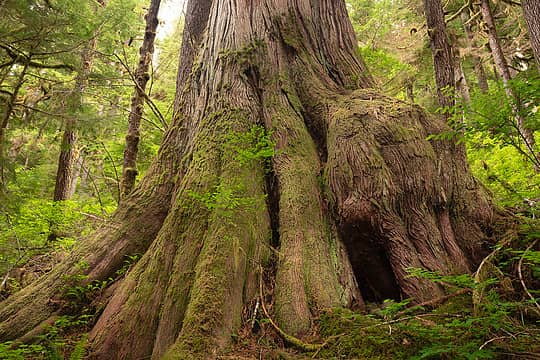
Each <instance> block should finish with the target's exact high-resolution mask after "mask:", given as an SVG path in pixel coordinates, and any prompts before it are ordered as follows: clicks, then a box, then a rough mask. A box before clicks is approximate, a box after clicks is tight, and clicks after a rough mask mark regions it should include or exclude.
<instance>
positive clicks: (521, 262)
mask: <svg viewBox="0 0 540 360" xmlns="http://www.w3.org/2000/svg"><path fill="white" fill-rule="evenodd" d="M537 242H538V240H535V241H533V243H532V244H531V245H529V246H528V247H527V248H526V249H525V251H524V252H523V254H521V257H520V259H519V262H518V275H519V282H520V283H521V286H522V287H523V290H525V293H526V294H527V295H528V296H529V298H530V299H531V300H532V302H533V303H534V305H536V307H537V308H538V310H539V311H540V305H538V302H536V298H535V297H534V296H533V295H532V294H531V292H530V291H529V289H528V288H527V285H526V284H525V280H523V273H522V271H521V267H522V266H523V259H525V254H527V252H528V251H529V250H531V249H532V248H533V247H534V245H536V243H537Z"/></svg>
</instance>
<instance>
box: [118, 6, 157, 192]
mask: <svg viewBox="0 0 540 360" xmlns="http://www.w3.org/2000/svg"><path fill="white" fill-rule="evenodd" d="M160 3H161V0H152V1H151V2H150V7H149V8H148V12H147V14H146V16H145V19H146V28H145V31H144V39H143V43H142V45H141V48H140V50H139V54H140V57H139V64H138V65H137V70H136V71H135V79H134V80H135V90H134V92H133V97H132V98H131V111H130V113H129V119H128V130H127V135H126V148H125V150H124V164H123V167H122V179H121V181H120V196H121V197H122V198H123V197H125V196H126V195H128V194H129V193H130V192H131V191H132V190H133V187H134V186H135V180H136V177H137V154H138V152H139V140H140V130H139V129H140V126H141V118H142V115H143V112H144V102H145V100H146V84H147V83H148V80H149V79H150V74H149V73H148V69H149V67H150V63H151V61H152V55H153V54H154V40H155V38H156V29H157V26H158V23H159V21H158V13H159V6H160Z"/></svg>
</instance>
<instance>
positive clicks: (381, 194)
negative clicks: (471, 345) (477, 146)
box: [0, 0, 493, 359]
mask: <svg viewBox="0 0 540 360" xmlns="http://www.w3.org/2000/svg"><path fill="white" fill-rule="evenodd" d="M194 2H195V0H192V4H191V6H193V3H194ZM209 2H210V0H204V1H197V3H199V4H201V8H203V9H204V6H205V4H209ZM188 9H189V6H188ZM207 9H208V11H207V12H206V11H200V12H199V14H202V16H204V18H198V19H196V21H193V22H192V24H194V25H195V24H201V23H204V24H205V26H204V28H206V29H207V31H206V32H204V35H201V34H203V32H202V30H200V31H201V32H197V30H195V29H196V27H193V28H189V25H188V24H189V22H187V23H186V26H188V28H189V29H186V31H193V32H194V33H195V36H193V37H192V38H193V39H199V40H198V41H199V42H197V41H194V42H193V43H192V44H191V49H190V50H191V51H192V54H194V56H195V58H193V61H192V60H191V59H187V60H186V61H187V63H192V66H191V67H190V68H191V69H192V70H191V72H189V74H188V75H185V78H184V79H183V80H185V82H184V86H183V87H182V88H181V90H180V91H181V94H180V95H179V96H178V101H177V103H178V107H177V109H178V111H177V112H176V114H177V116H176V117H175V119H173V123H172V126H171V128H170V129H169V130H168V132H167V134H166V136H165V138H164V140H163V143H162V147H161V149H160V152H159V154H158V157H157V159H156V160H155V162H154V163H153V165H152V168H151V169H150V171H149V173H148V174H147V176H145V178H144V179H143V180H142V181H141V184H140V185H139V186H138V187H137V188H136V189H135V191H134V192H133V193H132V194H131V195H130V196H128V197H127V198H126V199H125V202H124V204H123V205H122V206H121V207H120V208H119V210H118V211H117V213H116V214H115V215H114V216H113V219H112V221H111V222H110V227H103V228H102V229H100V230H99V232H98V233H96V234H95V235H94V236H93V237H92V238H90V239H88V240H87V241H85V242H83V243H81V244H80V245H79V246H78V247H77V249H76V250H75V252H74V253H73V254H72V256H71V257H70V258H69V259H68V260H66V261H64V262H63V263H62V264H60V265H59V266H58V268H56V269H55V270H53V271H52V272H51V273H50V274H48V275H46V276H45V278H44V279H42V280H41V282H40V283H35V284H33V285H31V286H30V287H29V288H27V289H24V290H22V291H21V292H19V293H18V294H15V295H14V296H12V297H11V298H9V299H8V300H6V302H5V303H3V304H1V306H0V320H1V321H2V322H1V323H0V339H13V338H17V337H20V336H22V335H24V334H25V333H26V332H27V331H30V330H32V329H33V328H34V327H36V326H38V325H39V324H40V323H41V322H43V321H45V320H47V318H48V317H49V316H51V315H52V314H53V313H54V312H55V311H56V312H61V311H62V308H58V306H57V305H56V307H55V304H58V303H61V301H55V302H52V303H51V302H50V301H49V299H59V300H61V295H62V286H64V285H65V283H66V282H65V281H66V280H64V279H65V278H66V275H70V274H76V273H77V269H75V266H73V265H74V264H77V263H79V264H80V263H81V261H84V263H85V264H87V270H85V272H86V273H88V279H87V281H91V280H94V279H103V278H106V277H107V276H110V275H111V274H113V273H114V271H115V269H117V268H118V267H120V266H121V264H122V260H123V257H124V256H125V255H127V254H134V253H140V254H144V255H142V257H141V258H140V260H139V261H138V262H137V264H136V265H135V266H134V267H133V268H132V269H131V270H130V272H129V273H128V275H127V277H126V278H125V279H124V280H123V281H122V282H121V283H119V284H118V286H116V287H115V290H114V295H113V296H112V298H111V299H110V300H109V301H108V303H107V304H106V307H105V309H104V311H103V313H102V314H101V316H100V318H99V320H98V321H97V323H96V324H95V326H94V328H93V330H92V331H91V333H90V336H89V345H90V351H91V352H90V358H96V359H140V358H154V359H158V358H162V357H165V358H170V359H189V358H194V359H204V358H212V357H213V356H215V355H216V354H217V353H219V352H220V351H221V350H223V349H224V348H225V347H226V346H227V345H228V344H229V343H230V341H231V334H233V333H234V332H235V331H236V330H237V329H238V328H239V327H240V326H241V319H242V311H243V309H244V307H245V306H248V305H249V304H252V303H254V301H255V300H256V299H257V298H258V297H259V296H260V295H259V294H260V292H259V276H262V274H261V273H260V269H265V270H272V271H268V272H266V273H265V276H264V281H265V282H266V283H267V284H268V283H272V287H271V288H273V289H275V290H274V291H273V292H272V293H267V291H268V290H266V289H263V291H264V292H265V296H264V299H263V300H268V297H267V296H266V295H272V296H273V301H274V306H273V309H275V312H274V313H273V314H272V316H274V317H275V319H276V320H277V322H278V323H279V325H280V327H282V328H283V329H284V330H285V331H288V332H290V333H292V334H295V335H297V336H302V335H303V334H306V333H307V332H308V331H309V330H310V328H311V326H312V321H313V319H314V318H316V317H317V316H318V314H319V313H320V312H321V311H323V310H324V309H328V308H331V307H336V306H349V305H351V304H352V303H357V304H359V305H360V306H362V304H363V301H364V300H369V301H381V300H383V299H385V298H396V299H399V298H401V297H413V298H414V299H415V300H416V301H422V300H425V299H427V298H432V297H433V296H437V295H438V294H442V293H443V289H442V288H440V287H439V286H438V285H436V284H433V283H431V282H429V281H425V280H422V279H418V278H411V277H408V276H407V268H409V267H423V268H427V269H429V270H433V271H441V272H443V273H461V272H468V271H470V270H472V269H473V267H474V266H475V264H476V263H477V262H478V261H479V259H480V257H481V256H482V254H483V247H482V246H483V242H484V240H485V239H486V236H485V234H484V231H488V230H489V228H490V224H491V223H492V221H493V208H492V205H491V204H490V202H489V199H488V198H487V196H486V194H485V193H484V191H483V190H482V188H481V187H479V185H478V184H477V183H476V181H475V180H474V178H473V177H472V175H471V174H470V172H469V169H468V167H467V163H466V160H465V155H464V151H463V149H462V148H460V147H459V146H457V145H455V144H454V143H451V142H443V141H441V142H433V143H431V142H428V141H426V140H425V139H426V137H427V135H428V134H431V133H437V132H440V131H445V130H447V129H446V127H445V125H444V122H443V121H442V120H441V119H438V118H432V117H429V116H427V115H426V114H425V113H424V111H423V110H422V109H420V108H419V107H416V106H414V105H411V104H407V103H404V102H401V101H398V100H395V99H392V98H388V97H386V96H384V95H381V94H379V93H377V92H376V91H375V90H373V89H372V87H373V80H372V79H371V77H370V75H369V74H368V72H367V70H366V68H365V65H364V63H363V61H362V60H361V59H360V58H358V55H357V54H358V53H357V51H356V50H357V49H356V39H355V38H354V33H353V29H352V26H351V24H350V22H349V21H348V19H347V14H346V9H345V4H344V2H343V1H341V0H257V1H236V0H214V1H212V4H211V7H207ZM195 49H198V50H197V51H193V50H195ZM183 61H184V59H183ZM180 74H181V73H180ZM181 76H182V75H181ZM263 128H264V129H266V133H267V134H268V135H264V132H263V131H262V130H261V129H263ZM266 136H271V138H272V141H273V143H274V144H275V146H274V147H275V151H274V155H273V156H272V158H271V159H269V158H267V157H266V156H264V154H266V155H268V154H269V152H268V150H269V149H267V148H266V147H265V146H267V145H268V142H267V141H266V140H265V139H266ZM262 150H264V151H262ZM261 154H263V155H261ZM162 205H163V206H162ZM169 206H170V207H169ZM85 268H86V267H85ZM78 271H81V270H80V266H79V270H78ZM272 274H275V275H272ZM268 285H269V284H268Z"/></svg>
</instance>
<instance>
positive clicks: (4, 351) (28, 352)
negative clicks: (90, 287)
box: [0, 314, 93, 360]
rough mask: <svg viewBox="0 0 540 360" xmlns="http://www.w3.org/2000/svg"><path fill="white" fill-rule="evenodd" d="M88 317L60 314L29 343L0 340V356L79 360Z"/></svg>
mask: <svg viewBox="0 0 540 360" xmlns="http://www.w3.org/2000/svg"><path fill="white" fill-rule="evenodd" d="M92 319H93V315H89V314H82V315H76V316H71V315H64V316H60V317H58V318H57V319H56V320H55V321H54V323H53V324H52V325H48V326H47V327H46V328H45V331H44V333H43V334H42V335H39V336H38V337H37V338H36V339H35V340H34V342H33V343H31V344H14V343H13V342H11V341H9V342H4V343H0V359H9V360H29V359H31V360H64V359H69V360H82V359H84V358H85V356H86V342H87V335H86V332H87V331H88V330H89V324H90V323H91V322H92Z"/></svg>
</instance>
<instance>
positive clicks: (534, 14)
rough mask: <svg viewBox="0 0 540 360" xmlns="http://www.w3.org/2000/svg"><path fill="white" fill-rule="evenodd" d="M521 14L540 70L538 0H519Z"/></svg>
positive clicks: (539, 16) (539, 4)
mask: <svg viewBox="0 0 540 360" xmlns="http://www.w3.org/2000/svg"><path fill="white" fill-rule="evenodd" d="M521 6H522V7H523V15H524V16H525V21H526V22H527V29H528V30H529V40H530V41H531V47H532V49H533V53H534V58H535V59H536V66H537V67H538V71H540V1H538V0H521Z"/></svg>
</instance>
